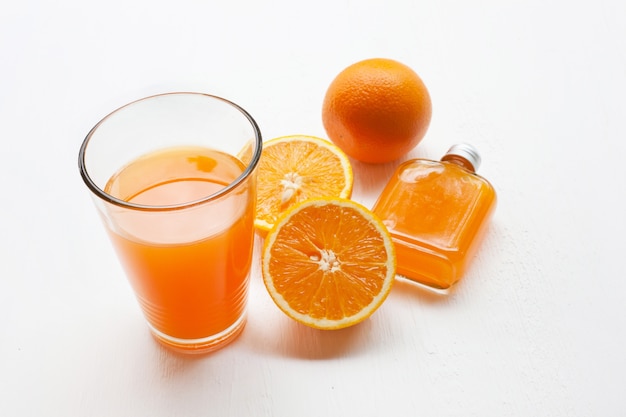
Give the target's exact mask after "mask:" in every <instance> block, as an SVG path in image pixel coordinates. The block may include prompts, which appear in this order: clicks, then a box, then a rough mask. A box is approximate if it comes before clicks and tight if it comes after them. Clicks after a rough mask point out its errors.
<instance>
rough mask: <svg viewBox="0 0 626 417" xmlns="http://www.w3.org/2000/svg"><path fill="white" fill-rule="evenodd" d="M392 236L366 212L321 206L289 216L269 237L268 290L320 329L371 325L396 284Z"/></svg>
mask: <svg viewBox="0 0 626 417" xmlns="http://www.w3.org/2000/svg"><path fill="white" fill-rule="evenodd" d="M395 272H396V256H395V250H394V246H393V243H392V240H391V236H390V235H389V232H388V231H387V229H386V227H385V226H384V225H383V223H382V222H381V221H380V220H379V219H378V218H377V217H376V216H375V215H374V214H373V213H372V212H371V211H369V210H368V209H367V208H365V207H363V206H362V205H360V204H359V203H356V202H354V201H352V200H348V199H343V198H328V197H326V198H316V199H310V200H306V201H304V202H301V203H298V204H296V205H295V206H293V207H292V208H291V209H289V210H288V211H287V212H285V213H284V214H283V215H282V216H281V217H280V219H279V220H278V221H277V222H276V224H275V225H274V227H273V228H272V229H271V230H270V232H269V233H268V234H267V237H266V239H265V243H264V246H263V253H262V273H263V281H264V283H265V286H266V288H267V290H268V292H269V294H270V296H271V297H272V299H273V300H274V302H275V303H276V305H277V306H278V307H279V308H280V309H281V310H282V311H283V312H284V313H285V314H287V315H288V316H289V317H291V318H293V319H294V320H296V321H298V322H300V323H303V324H305V325H307V326H310V327H314V328H318V329H341V328H344V327H349V326H352V325H355V324H357V323H360V322H361V321H363V320H365V319H366V318H368V317H370V316H371V315H372V313H374V311H376V309H378V307H380V305H381V304H382V303H383V301H384V300H385V299H386V298H387V295H388V294H389V291H390V290H391V287H392V285H393V282H394V277H395Z"/></svg>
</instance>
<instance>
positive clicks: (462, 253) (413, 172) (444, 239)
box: [372, 143, 496, 292]
mask: <svg viewBox="0 0 626 417" xmlns="http://www.w3.org/2000/svg"><path fill="white" fill-rule="evenodd" d="M479 165H480V155H479V154H478V152H477V150H476V148H474V147H473V146H472V145H469V144H464V143H463V144H457V145H454V146H452V147H451V148H450V149H449V150H448V152H447V153H446V154H445V155H444V156H443V157H442V158H441V160H440V161H431V160H427V159H414V160H410V161H407V162H405V163H403V164H402V165H400V166H399V167H398V168H397V170H396V172H395V173H394V175H393V176H392V177H391V179H390V180H389V183H388V184H387V185H386V187H385V188H384V189H383V191H382V193H381V195H380V197H379V198H378V201H377V202H376V204H375V205H374V208H373V209H372V211H373V212H374V213H375V214H376V215H377V216H378V217H379V218H380V219H381V220H382V221H383V223H384V224H385V225H386V226H387V228H388V229H389V232H390V233H391V236H392V238H393V241H394V243H395V246H396V256H397V272H398V275H400V276H403V277H405V278H407V279H409V280H412V281H415V282H417V283H419V284H422V285H424V286H426V287H429V288H431V289H435V290H438V291H444V292H445V291H446V290H448V289H449V288H450V287H451V286H452V285H454V284H455V283H456V282H457V281H458V280H459V279H460V278H461V277H462V276H463V273H464V272H465V270H466V269H467V266H468V263H469V261H471V259H472V258H473V256H474V254H475V252H476V249H477V248H478V246H479V244H480V241H481V240H482V237H483V235H484V233H485V229H486V226H487V224H488V222H489V219H490V218H491V216H492V215H493V212H494V210H495V206H496V193H495V190H494V188H493V187H492V186H491V184H490V183H489V182H488V181H487V180H486V179H484V178H483V177H481V176H479V175H477V174H476V170H477V169H478V167H479Z"/></svg>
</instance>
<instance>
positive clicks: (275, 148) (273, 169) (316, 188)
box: [254, 135, 353, 232]
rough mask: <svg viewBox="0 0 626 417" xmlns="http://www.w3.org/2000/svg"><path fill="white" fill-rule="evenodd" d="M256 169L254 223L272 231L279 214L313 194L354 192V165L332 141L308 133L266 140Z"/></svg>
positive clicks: (313, 195)
mask: <svg viewBox="0 0 626 417" xmlns="http://www.w3.org/2000/svg"><path fill="white" fill-rule="evenodd" d="M257 169H258V173H257V209H256V210H257V211H256V219H255V222H254V225H255V226H256V228H257V229H258V230H260V231H261V232H267V231H269V230H270V229H271V228H272V226H273V225H274V223H275V222H276V219H277V218H278V216H280V214H281V213H283V212H284V211H285V210H287V209H288V208H289V207H291V206H293V205H294V204H296V203H298V202H300V201H304V200H307V199H309V198H314V197H342V198H350V196H351V195H352V184H353V174H352V166H351V165H350V161H349V160H348V157H347V156H346V154H345V153H344V152H343V151H342V150H341V149H339V148H338V147H337V146H335V145H333V144H332V143H331V142H330V141H327V140H324V139H321V138H318V137H314V136H305V135H292V136H283V137H279V138H275V139H272V140H269V141H267V142H265V143H264V144H263V153H262V154H261V160H260V161H259V166H258V168H257Z"/></svg>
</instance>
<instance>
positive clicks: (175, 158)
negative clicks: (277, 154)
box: [105, 147, 255, 350]
mask: <svg viewBox="0 0 626 417" xmlns="http://www.w3.org/2000/svg"><path fill="white" fill-rule="evenodd" d="M244 169H245V167H244V165H243V164H242V163H241V161H239V160H238V159H237V158H235V157H233V156H230V155H228V154H226V153H222V152H218V151H215V150H211V149H207V148H202V147H176V148H171V149H166V150H162V151H158V152H154V153H151V154H148V155H145V156H142V157H141V158H138V159H137V160H135V161H134V162H132V163H130V164H129V165H127V166H126V167H124V168H122V169H121V170H120V171H118V172H117V173H116V174H115V175H113V176H112V177H111V179H110V180H109V181H108V183H107V185H106V188H105V192H107V193H108V194H110V195H112V196H114V197H116V198H119V199H121V200H124V201H126V202H128V203H131V204H136V205H139V206H138V207H137V209H136V210H129V209H123V210H122V209H119V210H117V211H113V212H111V214H109V216H110V217H111V219H110V220H109V221H105V224H107V226H108V227H107V228H108V230H109V234H110V236H111V240H112V242H113V244H114V247H115V249H116V251H117V254H118V256H119V259H120V261H121V263H122V265H123V267H124V269H125V270H126V273H127V275H128V277H129V280H130V283H131V285H132V287H133V289H134V291H135V294H136V296H137V299H138V300H139V303H140V305H141V307H142V310H143V312H144V315H145V316H146V318H147V320H148V323H149V324H150V327H151V329H152V332H153V334H154V335H155V336H156V338H157V339H158V340H160V341H161V342H163V343H165V344H167V345H170V346H173V347H178V348H180V349H183V350H184V349H187V348H190V349H194V348H197V345H202V344H203V343H205V342H206V340H205V339H207V338H208V337H209V336H211V337H212V338H213V339H214V338H215V335H217V338H218V339H219V338H225V337H227V336H229V335H232V333H233V332H238V331H240V330H241V329H242V328H243V324H244V320H245V315H244V308H245V303H246V294H247V286H248V275H249V270H250V264H251V260H252V248H253V235H254V233H253V222H254V201H255V198H254V182H253V181H244V182H242V183H240V184H238V186H237V187H235V188H234V189H232V190H226V191H227V192H226V193H225V195H224V196H222V197H219V196H218V197H215V199H214V201H208V202H199V201H198V200H201V199H203V198H205V197H207V196H209V195H211V194H214V193H219V192H223V191H224V190H225V187H227V186H228V185H229V184H231V182H232V181H233V180H235V179H236V178H237V177H239V176H240V175H242V173H243V171H244ZM194 202H197V203H194ZM173 205H185V206H184V207H183V208H172V207H169V208H168V207H167V206H173ZM141 206H150V207H151V208H150V210H144V209H143V208H142V207H141ZM160 209H162V210H160ZM212 343H213V342H212Z"/></svg>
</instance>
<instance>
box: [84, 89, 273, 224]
mask: <svg viewBox="0 0 626 417" xmlns="http://www.w3.org/2000/svg"><path fill="white" fill-rule="evenodd" d="M173 95H181V96H184V95H190V96H204V97H207V98H210V99H215V100H218V101H221V102H223V103H224V104H227V105H230V106H231V107H233V108H234V109H235V110H237V111H239V112H240V113H241V114H242V116H244V117H245V118H246V119H247V120H248V122H249V123H250V125H251V126H252V130H253V131H254V142H255V143H256V145H257V146H256V147H255V150H254V153H253V154H252V158H251V159H250V161H249V162H248V163H247V164H246V168H245V169H244V171H243V172H242V173H241V174H240V175H239V176H238V177H237V178H235V179H234V180H233V181H231V182H230V183H229V184H228V185H227V186H225V187H224V188H222V189H221V190H219V191H216V192H215V193H212V194H209V195H207V196H205V197H202V198H200V199H197V200H193V201H189V202H185V203H179V204H168V205H158V206H157V205H146V204H136V203H131V202H128V201H124V200H122V199H120V198H117V197H114V196H112V195H111V194H109V193H107V192H105V191H104V190H103V189H101V188H100V187H99V186H98V185H96V183H95V181H94V180H93V179H92V178H91V176H90V175H89V173H88V170H87V165H86V162H85V155H86V152H87V147H88V146H89V142H90V141H91V138H92V137H93V135H94V133H95V132H96V130H97V129H98V127H100V125H102V124H103V123H104V122H106V121H107V120H108V119H109V118H111V117H112V116H113V115H115V114H116V113H118V112H119V111H121V110H123V109H125V108H127V107H130V106H132V105H134V104H137V103H140V102H142V101H147V100H151V99H155V98H159V97H165V96H173ZM262 150H263V139H262V136H261V130H260V129H259V126H258V124H257V122H256V121H255V120H254V118H253V117H252V116H251V115H250V113H248V112H247V111H246V110H245V109H244V108H242V107H241V106H239V105H238V104H236V103H234V102H232V101H230V100H228V99H225V98H223V97H219V96H216V95H212V94H207V93H198V92H185V91H180V92H170V93H161V94H154V95H151V96H147V97H143V98H140V99H137V100H134V101H131V102H130V103H127V104H125V105H123V106H121V107H118V108H117V109H115V110H113V111H112V112H110V113H109V114H107V115H106V116H104V117H103V118H102V119H101V120H100V121H99V122H98V123H96V124H95V126H94V127H92V128H91V130H89V133H87V136H86V137H85V139H84V140H83V142H82V144H81V146H80V150H79V152H78V169H79V171H80V175H81V177H82V179H83V181H84V182H85V184H86V185H87V187H88V188H89V189H90V190H91V192H92V193H93V194H94V195H96V196H97V197H99V198H101V199H102V200H104V201H106V202H108V203H111V204H114V205H116V206H119V207H123V208H127V209H132V210H138V211H155V212H156V211H173V210H183V209H187V208H191V207H195V206H199V205H202V204H204V203H207V202H209V201H213V200H217V199H218V198H220V197H221V196H223V195H226V194H228V193H229V192H230V191H231V190H232V189H234V188H236V187H237V186H238V185H239V184H241V183H242V182H244V181H245V180H246V179H247V178H248V177H249V176H250V174H251V173H252V172H253V171H254V169H255V168H256V166H257V164H258V163H259V160H260V159H261V151H262Z"/></svg>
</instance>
